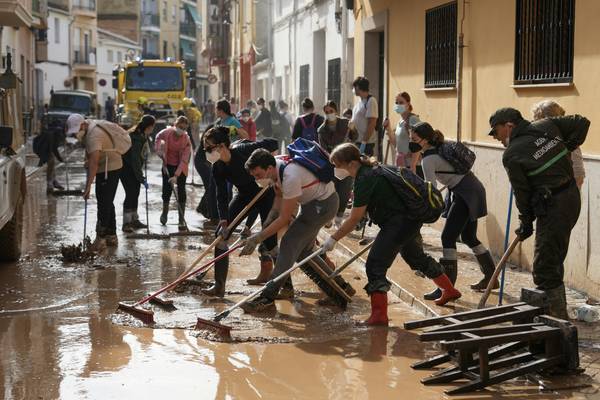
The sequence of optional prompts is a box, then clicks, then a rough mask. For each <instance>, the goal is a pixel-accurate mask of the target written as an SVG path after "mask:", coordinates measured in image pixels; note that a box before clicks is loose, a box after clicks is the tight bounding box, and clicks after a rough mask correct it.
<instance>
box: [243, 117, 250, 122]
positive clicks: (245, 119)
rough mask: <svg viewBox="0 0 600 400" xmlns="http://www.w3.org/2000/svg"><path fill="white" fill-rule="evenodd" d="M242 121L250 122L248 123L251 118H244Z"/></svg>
mask: <svg viewBox="0 0 600 400" xmlns="http://www.w3.org/2000/svg"><path fill="white" fill-rule="evenodd" d="M242 121H244V122H248V121H250V117H242Z"/></svg>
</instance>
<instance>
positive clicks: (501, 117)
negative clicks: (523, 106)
mask: <svg viewBox="0 0 600 400" xmlns="http://www.w3.org/2000/svg"><path fill="white" fill-rule="evenodd" d="M521 120H523V116H522V115H521V113H520V112H519V110H516V109H514V108H511V107H505V108H500V109H498V110H496V112H495V113H493V114H492V116H491V117H490V127H491V128H492V129H490V132H489V133H488V135H490V136H493V135H494V127H495V126H496V125H499V124H505V123H507V122H519V121H521Z"/></svg>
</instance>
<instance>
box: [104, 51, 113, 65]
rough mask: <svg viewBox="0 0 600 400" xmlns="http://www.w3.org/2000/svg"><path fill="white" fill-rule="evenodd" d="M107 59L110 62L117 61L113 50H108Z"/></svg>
mask: <svg viewBox="0 0 600 400" xmlns="http://www.w3.org/2000/svg"><path fill="white" fill-rule="evenodd" d="M106 59H107V60H108V62H110V63H111V62H114V61H115V57H114V53H113V51H112V50H106Z"/></svg>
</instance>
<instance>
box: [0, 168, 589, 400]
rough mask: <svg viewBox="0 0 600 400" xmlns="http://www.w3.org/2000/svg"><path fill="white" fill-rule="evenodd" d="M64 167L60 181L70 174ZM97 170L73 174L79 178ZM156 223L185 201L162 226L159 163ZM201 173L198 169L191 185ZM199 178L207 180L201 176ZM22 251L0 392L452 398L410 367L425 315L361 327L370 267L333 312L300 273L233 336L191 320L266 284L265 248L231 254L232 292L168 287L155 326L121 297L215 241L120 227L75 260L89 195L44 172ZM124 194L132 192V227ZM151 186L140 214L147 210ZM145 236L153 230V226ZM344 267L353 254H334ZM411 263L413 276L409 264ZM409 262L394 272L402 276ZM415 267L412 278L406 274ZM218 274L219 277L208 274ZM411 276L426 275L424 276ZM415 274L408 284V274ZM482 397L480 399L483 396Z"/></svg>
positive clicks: (12, 270) (562, 394) (31, 199)
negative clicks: (56, 188) (135, 235)
mask: <svg viewBox="0 0 600 400" xmlns="http://www.w3.org/2000/svg"><path fill="white" fill-rule="evenodd" d="M63 173H64V169H59V171H58V174H59V179H60V180H62V181H64V178H63V176H62V174H63ZM83 177H84V171H83V169H82V168H81V166H74V167H73V168H72V169H71V180H70V181H71V183H72V186H73V187H75V188H76V187H80V186H81V185H82V182H83ZM149 178H150V203H149V204H150V225H151V226H150V231H151V232H152V233H160V234H164V233H172V232H176V230H177V225H176V223H177V215H176V214H177V212H176V210H175V204H174V201H172V211H171V212H170V215H169V223H168V225H167V226H166V227H163V226H161V225H160V224H159V223H158V216H159V212H160V205H161V199H160V173H159V167H158V165H157V163H156V162H155V163H154V164H153V165H152V166H151V171H150V176H149ZM189 180H190V178H188V181H189ZM195 181H196V182H198V181H199V179H198V176H197V175H196V176H195ZM28 190H29V195H28V197H27V203H26V208H25V210H26V211H25V219H24V238H25V240H24V249H23V258H22V260H21V261H20V262H18V263H16V264H3V265H0V351H1V354H2V357H1V361H0V398H5V399H57V398H61V399H125V398H142V397H143V398H149V399H156V398H183V397H184V396H193V397H194V398H202V399H212V398H216V399H225V398H234V399H254V398H256V399H258V398H263V399H279V398H281V399H283V398H285V399H290V398H292V399H321V398H332V399H338V398H339V399H341V398H356V399H367V398H372V399H384V398H392V397H393V398H410V397H414V398H419V399H439V398H442V397H443V396H444V395H443V390H444V389H447V387H444V386H432V387H426V386H423V385H421V384H420V382H419V380H420V379H421V378H424V377H426V376H428V375H429V374H430V373H431V371H414V370H412V369H411V368H410V364H411V363H413V362H415V361H417V360H420V359H422V358H425V357H427V356H428V355H431V354H432V353H433V351H434V350H433V348H431V347H428V346H425V345H423V344H422V343H420V342H418V339H417V334H416V333H415V332H407V331H405V330H403V329H401V326H402V323H403V322H404V321H406V320H414V319H419V318H422V317H423V315H421V314H418V313H416V312H415V310H414V309H412V308H410V307H409V306H408V305H407V304H405V303H404V302H402V301H400V300H398V299H397V298H396V297H395V296H394V295H392V294H390V317H391V319H392V323H391V326H390V327H389V328H365V327H360V326H357V325H356V324H355V320H361V319H364V318H365V317H366V316H368V314H369V301H368V298H367V297H366V296H365V294H364V293H363V291H362V290H361V288H362V286H364V284H365V283H366V282H365V277H364V273H363V271H362V270H361V268H360V267H359V266H354V267H350V268H349V269H348V270H347V272H345V273H344V277H345V279H346V280H348V281H349V282H350V283H351V284H352V285H353V286H354V288H355V289H357V296H355V298H354V299H353V302H352V303H350V304H349V306H348V309H347V310H346V311H342V310H339V309H336V308H333V307H320V306H317V305H316V300H317V299H319V298H320V297H321V294H320V293H319V291H318V288H317V287H316V286H315V285H314V284H313V283H312V282H310V281H309V280H308V278H306V277H305V276H304V275H303V274H302V273H301V272H296V273H295V274H294V285H295V288H296V298H295V299H294V300H293V301H278V302H277V308H278V311H277V312H276V313H273V314H270V315H262V316H260V317H259V316H251V315H244V314H243V312H242V311H241V310H237V311H235V312H233V313H232V314H231V316H229V317H228V318H226V319H225V320H224V321H223V322H224V323H226V324H228V325H230V326H232V327H233V328H234V330H233V331H232V337H233V339H232V341H231V342H223V341H221V340H218V339H219V338H218V337H216V336H214V335H210V334H205V333H198V332H196V331H194V330H193V329H192V327H193V326H194V324H195V320H196V317H198V316H200V317H203V318H210V317H212V316H213V315H215V313H217V312H219V311H221V310H223V309H225V308H226V307H228V306H230V305H231V304H233V302H235V301H237V300H239V299H241V298H242V296H244V295H247V294H249V293H250V292H251V291H252V290H253V289H255V288H256V287H250V286H247V285H246V284H245V280H246V279H248V278H251V277H254V276H255V275H256V273H257V271H258V260H257V257H256V256H252V257H244V258H239V257H237V256H234V257H232V259H231V267H230V280H229V282H228V287H227V296H226V298H225V299H224V300H210V299H207V298H205V297H202V296H200V295H197V294H194V293H196V290H193V289H191V288H187V289H185V290H183V291H182V292H169V293H168V294H167V295H166V296H165V297H167V298H170V299H173V301H174V303H175V305H176V307H177V310H175V311H172V312H167V311H164V310H160V309H159V308H156V307H154V306H151V308H152V309H153V310H154V311H155V320H156V324H155V326H153V327H146V326H143V325H142V324H141V323H140V322H139V321H138V320H136V319H134V318H132V317H131V316H129V315H128V314H123V313H117V312H116V307H117V303H118V302H119V301H127V302H134V301H136V300H138V299H140V298H142V297H143V296H144V295H145V294H147V293H149V292H152V291H153V290H156V289H158V288H160V287H161V286H163V285H165V284H167V283H169V282H170V281H172V280H174V279H175V278H176V277H177V276H178V275H179V274H180V273H181V272H182V271H183V270H185V269H186V267H187V266H188V265H190V263H191V262H192V261H193V260H194V259H195V257H197V255H198V254H199V253H200V252H201V250H202V249H204V248H205V247H206V246H207V243H209V242H210V240H211V237H210V236H206V237H179V238H171V239H168V240H140V239H137V240H132V239H126V238H124V236H123V235H122V234H121V232H119V246H118V248H117V249H116V250H109V251H107V252H105V253H103V254H102V255H101V256H99V257H97V258H96V259H95V260H93V261H89V262H86V263H82V264H77V263H63V261H62V260H61V256H60V250H59V249H60V246H61V244H73V243H79V242H81V240H82V237H83V219H84V218H83V213H84V207H83V205H84V202H83V200H82V199H81V198H74V197H52V196H48V195H46V193H45V173H44V171H43V170H40V171H38V172H37V173H35V174H32V175H31V176H30V178H29V181H28ZM201 192H202V189H201V188H199V187H192V186H189V187H188V207H187V208H188V210H187V217H188V218H187V220H188V224H189V226H190V228H191V229H193V230H196V231H199V230H201V228H200V226H201V222H202V218H201V217H200V216H199V215H198V214H197V213H196V212H195V211H194V210H193V208H194V207H195V205H196V204H197V203H198V200H199V198H200V194H201ZM123 195H124V193H123V190H122V188H119V191H118V194H117V200H116V202H115V204H119V206H117V216H118V220H117V225H118V227H119V228H120V225H121V221H120V216H121V215H122V213H121V207H120V204H121V202H122V199H123ZM143 199H144V196H143V192H142V194H141V195H140V208H139V213H140V216H142V219H143V217H144V216H145V213H144V202H143ZM95 213H96V208H95V200H94V198H93V197H92V199H91V200H90V202H89V206H88V226H87V232H88V233H89V234H90V235H91V236H93V226H94V224H95ZM140 232H141V231H140ZM333 258H334V260H335V261H337V262H338V264H339V263H341V262H343V261H344V260H345V259H346V257H344V256H342V255H341V253H339V254H337V255H336V256H334V257H333ZM398 271H400V272H398ZM401 273H402V270H399V269H397V268H395V269H394V274H401ZM404 273H410V274H412V272H409V271H404ZM207 279H208V280H210V273H209V275H208V277H207ZM410 279H413V278H412V277H411V278H410ZM407 282H408V279H407ZM594 396H597V395H596V388H595V387H592V388H587V389H585V390H584V389H577V390H556V391H553V392H546V391H542V390H541V389H540V385H539V383H538V382H537V381H535V380H532V379H531V378H526V377H523V378H521V379H518V380H515V381H511V382H509V383H507V384H504V385H500V386H497V387H494V388H493V389H491V390H489V391H484V392H480V393H477V394H476V395H475V397H477V398H490V399H491V398H520V399H522V398H527V399H555V398H556V399H568V398H594ZM471 397H473V396H470V397H469V398H471Z"/></svg>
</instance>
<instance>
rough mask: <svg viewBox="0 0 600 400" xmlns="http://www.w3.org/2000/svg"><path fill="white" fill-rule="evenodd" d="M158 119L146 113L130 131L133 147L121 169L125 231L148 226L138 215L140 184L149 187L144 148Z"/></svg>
mask: <svg viewBox="0 0 600 400" xmlns="http://www.w3.org/2000/svg"><path fill="white" fill-rule="evenodd" d="M155 123H156V119H155V118H154V117H153V116H152V115H144V116H143V117H142V119H141V121H140V122H139V123H138V124H137V125H136V126H135V127H134V128H132V129H131V130H130V131H129V137H130V138H131V148H130V149H129V151H127V153H125V154H124V155H123V168H122V169H121V176H120V178H121V184H122V185H123V189H124V190H125V200H124V201H123V226H122V228H121V230H122V231H123V232H128V233H131V232H133V231H135V230H136V229H145V228H147V226H146V224H144V223H142V222H141V221H140V217H139V215H138V212H137V209H138V197H139V196H140V185H144V186H145V187H146V188H147V185H148V182H147V181H146V179H147V177H145V176H144V173H143V171H142V167H143V164H144V161H145V157H144V148H145V147H146V145H147V143H148V136H149V135H150V134H151V133H152V130H153V129H154V124H155Z"/></svg>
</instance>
